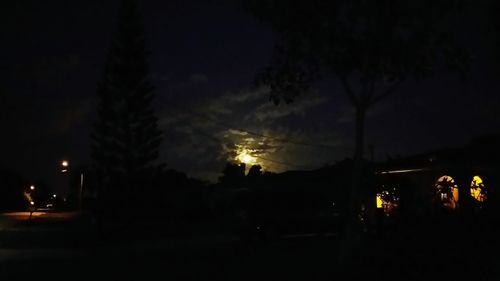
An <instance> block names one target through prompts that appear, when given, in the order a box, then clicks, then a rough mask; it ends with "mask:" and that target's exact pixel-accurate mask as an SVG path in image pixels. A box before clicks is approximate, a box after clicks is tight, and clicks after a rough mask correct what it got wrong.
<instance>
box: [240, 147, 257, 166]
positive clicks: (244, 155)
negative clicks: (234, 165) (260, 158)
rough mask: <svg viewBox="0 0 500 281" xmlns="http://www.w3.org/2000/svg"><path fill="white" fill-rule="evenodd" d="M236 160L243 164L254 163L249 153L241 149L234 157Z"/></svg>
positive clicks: (253, 158)
mask: <svg viewBox="0 0 500 281" xmlns="http://www.w3.org/2000/svg"><path fill="white" fill-rule="evenodd" d="M236 160H237V161H240V162H242V163H245V164H254V163H255V157H253V156H252V155H250V151H248V150H247V149H242V150H241V151H239V152H238V155H237V156H236Z"/></svg>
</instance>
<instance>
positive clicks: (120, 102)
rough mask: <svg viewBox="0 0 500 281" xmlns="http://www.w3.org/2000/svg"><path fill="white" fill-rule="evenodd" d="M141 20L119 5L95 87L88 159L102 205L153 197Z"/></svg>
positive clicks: (129, 0)
mask: <svg viewBox="0 0 500 281" xmlns="http://www.w3.org/2000/svg"><path fill="white" fill-rule="evenodd" d="M144 37H145V36H144V28H143V25H142V18H141V16H140V13H139V11H138V8H137V6H136V3H135V1H133V0H123V1H122V2H121V8H120V11H119V18H118V28H117V30H116V32H115V34H114V35H113V39H112V45H111V48H110V51H109V53H108V56H107V62H106V66H105V69H104V75H103V77H102V80H101V81H100V82H98V86H97V95H98V99H99V103H98V108H97V114H98V116H97V121H96V122H95V124H94V132H93V134H92V139H93V145H92V157H93V160H94V167H95V169H96V172H97V175H98V178H99V188H100V198H101V199H103V200H102V201H104V204H105V205H106V206H110V207H111V205H114V204H118V205H128V204H130V203H131V200H132V198H136V199H137V196H138V195H141V194H142V195H145V194H148V195H149V196H154V194H151V192H149V191H151V190H148V187H150V184H151V179H152V175H153V174H154V173H155V172H156V171H158V169H159V167H160V165H158V163H157V158H158V149H159V146H160V142H161V132H160V131H159V129H158V126H157V117H156V116H155V114H154V111H153V108H152V101H153V99H154V94H153V89H154V88H153V86H152V85H151V83H150V81H149V80H148V73H149V70H148V63H147V56H148V52H147V51H146V46H145V38H144Z"/></svg>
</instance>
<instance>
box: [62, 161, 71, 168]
mask: <svg viewBox="0 0 500 281" xmlns="http://www.w3.org/2000/svg"><path fill="white" fill-rule="evenodd" d="M61 165H62V166H63V167H68V165H69V163H68V161H66V160H63V161H62V162H61Z"/></svg>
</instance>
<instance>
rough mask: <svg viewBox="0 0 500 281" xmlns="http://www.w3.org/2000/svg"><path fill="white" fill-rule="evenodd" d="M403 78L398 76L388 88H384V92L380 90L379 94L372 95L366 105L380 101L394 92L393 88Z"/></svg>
mask: <svg viewBox="0 0 500 281" xmlns="http://www.w3.org/2000/svg"><path fill="white" fill-rule="evenodd" d="M404 80H405V79H404V78H400V79H398V80H397V81H396V82H394V83H392V85H391V86H389V88H388V89H387V90H385V91H384V92H382V93H381V94H380V95H378V96H374V97H373V99H372V100H371V101H370V102H368V106H373V105H375V104H376V103H378V102H380V101H381V100H384V99H385V98H387V97H389V96H390V95H392V94H393V93H394V90H395V89H396V88H397V87H398V86H399V85H400V84H401V83H402V82H403V81H404Z"/></svg>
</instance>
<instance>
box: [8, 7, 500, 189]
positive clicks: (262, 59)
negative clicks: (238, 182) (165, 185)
mask: <svg viewBox="0 0 500 281" xmlns="http://www.w3.org/2000/svg"><path fill="white" fill-rule="evenodd" d="M9 2H11V4H7V3H2V8H1V11H0V13H1V14H0V21H1V24H0V30H1V34H2V44H1V47H0V48H1V50H2V52H1V61H2V67H1V68H0V71H1V75H0V77H1V78H0V79H1V81H0V82H1V83H0V126H1V128H2V137H1V138H0V149H1V151H2V154H1V157H0V167H2V168H3V169H9V170H14V171H18V172H20V173H22V175H24V176H25V177H26V178H28V179H38V178H42V179H47V180H49V181H50V179H51V178H52V177H54V176H55V175H56V174H57V173H58V171H59V164H60V161H61V160H62V159H68V160H69V161H70V163H71V164H72V165H84V164H88V163H90V157H89V151H90V149H89V146H90V136H89V135H90V132H91V128H92V125H91V124H92V122H93V120H94V119H95V106H96V82H97V81H98V80H99V79H100V77H101V74H102V69H103V65H104V61H105V55H106V53H107V51H108V49H109V46H110V41H111V34H112V32H113V30H114V29H115V26H116V25H115V23H116V13H117V6H118V5H117V4H118V1H77V0H75V1H62V0H58V1H56V0H50V1H34V0H33V1H9ZM141 10H142V13H143V15H144V18H145V29H146V34H147V38H148V45H149V50H150V51H151V56H150V58H149V62H150V66H151V81H152V82H153V84H154V85H155V87H156V90H155V94H156V102H155V107H156V109H157V114H158V117H159V120H160V122H159V124H160V127H161V129H162V130H163V133H164V142H163V145H162V150H161V160H162V161H164V162H165V163H166V164H167V165H168V167H170V168H175V169H178V170H180V171H183V172H186V173H187V174H188V175H190V176H195V177H199V178H202V179H207V180H211V181H215V180H216V179H217V177H218V176H219V175H220V171H222V169H223V167H224V165H225V163H226V162H227V161H228V160H234V159H235V157H237V155H238V154H240V155H241V153H242V152H244V151H247V153H248V154H250V155H252V156H253V157H254V158H253V161H254V163H258V164H261V165H262V166H263V168H264V170H268V171H274V172H282V171H285V170H297V169H314V168H318V167H321V166H323V165H325V164H327V163H335V162H336V161H338V160H342V159H344V158H345V157H350V156H352V153H353V144H354V141H353V138H354V137H353V129H354V124H353V121H354V114H353V113H354V110H353V109H352V108H351V107H350V105H349V103H348V101H347V99H346V97H345V95H344V93H343V92H342V88H341V87H340V85H339V84H338V82H337V81H336V79H334V78H332V79H325V80H323V81H322V82H320V83H318V84H315V85H314V87H313V90H312V91H311V93H307V94H304V95H302V96H301V97H300V98H299V99H298V100H296V101H295V102H294V103H292V104H289V105H285V104H282V105H280V106H277V107H276V106H274V105H273V104H272V103H271V102H270V101H269V96H268V93H267V91H266V89H265V88H257V87H255V86H254V85H253V81H254V78H255V75H256V74H257V73H258V72H259V71H260V70H262V69H263V68H264V67H265V66H267V64H268V62H269V59H270V56H271V53H272V49H273V45H274V43H275V40H276V39H275V37H274V34H273V32H272V31H271V29H270V28H269V27H268V26H266V25H264V24H261V23H259V22H258V21H257V20H255V19H254V18H253V17H252V16H251V15H249V14H247V13H246V12H245V11H243V10H241V9H240V8H238V7H237V6H236V5H235V4H232V3H231V1H187V0H184V1H143V2H142V3H141ZM480 18H481V16H480V15H478V14H477V13H475V12H474V11H468V14H467V15H464V17H463V21H461V22H460V23H459V24H457V26H456V28H457V30H458V31H459V33H461V34H462V35H461V39H460V40H461V41H463V42H464V43H465V45H466V46H467V47H468V48H469V50H470V52H471V55H472V58H473V61H472V63H471V68H470V71H469V73H468V74H467V76H466V79H465V80H463V81H460V80H458V79H457V76H456V75H453V74H451V73H447V72H445V71H438V72H437V73H436V74H435V76H434V77H433V78H430V79H426V80H424V81H414V80H409V81H407V82H405V84H403V85H402V86H401V88H399V90H398V94H397V95H395V96H394V97H393V98H391V99H388V100H386V101H384V102H383V103H381V104H379V105H378V106H377V107H376V108H374V110H373V111H371V112H370V113H369V114H368V119H367V136H366V142H367V144H372V145H374V148H375V160H384V159H386V158H387V157H388V156H391V157H395V156H398V155H400V156H405V155H410V154H413V153H418V152H423V151H425V150H429V149H433V148H439V147H443V146H454V145H461V144H465V143H467V142H468V141H469V140H470V139H471V138H472V137H475V136H479V135H482V134H488V133H497V132H499V128H500V126H499V125H500V118H499V115H498V114H497V113H496V111H497V108H498V107H499V105H500V95H498V93H499V86H498V77H500V74H499V72H498V71H497V70H498V68H497V67H496V65H500V60H498V58H497V57H495V55H498V54H494V53H495V52H496V51H498V52H499V53H500V51H499V50H500V48H496V49H495V48H494V47H492V46H491V44H490V41H489V39H488V37H487V36H486V35H485V34H483V33H484V32H483V33H482V32H481V31H480V30H479V27H478V26H479V25H480V24H481V21H480V20H479V19H480ZM326 78H329V77H326Z"/></svg>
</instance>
